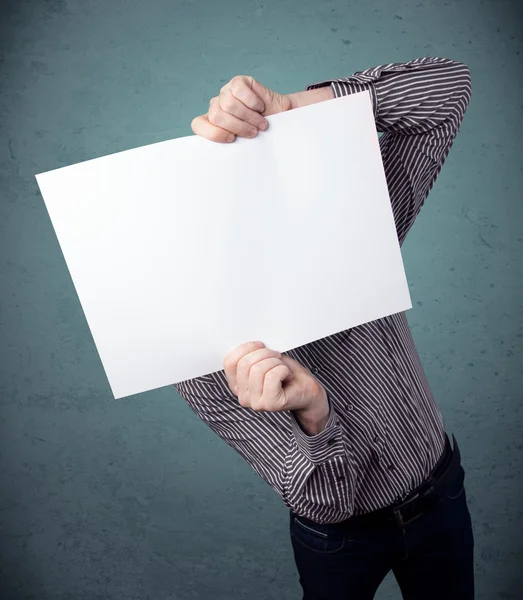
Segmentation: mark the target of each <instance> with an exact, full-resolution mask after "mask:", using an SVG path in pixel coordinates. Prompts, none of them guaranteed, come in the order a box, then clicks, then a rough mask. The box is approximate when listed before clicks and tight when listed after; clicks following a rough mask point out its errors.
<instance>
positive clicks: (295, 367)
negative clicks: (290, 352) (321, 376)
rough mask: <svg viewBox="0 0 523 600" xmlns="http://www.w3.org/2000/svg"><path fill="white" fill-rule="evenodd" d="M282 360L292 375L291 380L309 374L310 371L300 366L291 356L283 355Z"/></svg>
mask: <svg viewBox="0 0 523 600" xmlns="http://www.w3.org/2000/svg"><path fill="white" fill-rule="evenodd" d="M280 360H281V361H282V363H283V364H284V365H285V366H286V367H287V368H288V369H289V371H290V375H289V376H288V379H289V380H291V379H293V378H294V377H296V376H299V375H304V374H309V371H308V370H307V369H306V368H305V367H304V366H303V365H300V363H299V362H298V361H296V360H294V359H293V358H291V357H290V356H285V355H284V354H282V355H281V358H280Z"/></svg>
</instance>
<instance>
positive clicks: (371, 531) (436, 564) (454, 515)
mask: <svg viewBox="0 0 523 600" xmlns="http://www.w3.org/2000/svg"><path fill="white" fill-rule="evenodd" d="M464 479H465V472H464V470H463V467H461V466H460V468H459V473H458V475H457V476H456V477H455V479H454V481H453V482H452V483H451V485H450V486H449V487H448V488H447V489H446V490H445V492H444V493H442V494H441V499H440V500H439V501H437V502H435V503H434V504H433V505H431V506H430V508H429V509H428V510H427V511H426V512H424V513H423V514H421V515H420V516H418V517H417V518H416V519H415V520H413V521H411V522H409V523H407V524H406V525H402V524H400V523H397V522H386V523H383V521H379V522H376V521H373V519H372V516H370V518H369V515H363V516H362V517H360V516H354V517H351V518H350V519H347V520H346V521H344V522H343V523H336V524H328V525H320V524H317V523H314V522H312V521H310V520H308V519H305V518H303V517H299V516H296V515H295V514H294V513H292V512H291V522H290V533H291V540H292V546H293V550H294V557H295V560H296V566H297V568H298V573H299V576H300V584H301V586H302V588H303V593H304V595H303V600H371V599H372V598H374V594H375V593H376V590H377V589H378V586H379V585H380V583H381V582H382V581H383V579H384V577H385V576H386V575H387V573H389V571H390V570H392V572H393V573H394V576H395V577H396V580H397V582H398V584H399V587H400V589H401V592H402V595H403V598H404V600H436V599H437V600H472V599H473V598H474V566H473V548H474V540H473V534H472V526H471V520H470V513H469V510H468V507H467V499H466V493H465V487H464Z"/></svg>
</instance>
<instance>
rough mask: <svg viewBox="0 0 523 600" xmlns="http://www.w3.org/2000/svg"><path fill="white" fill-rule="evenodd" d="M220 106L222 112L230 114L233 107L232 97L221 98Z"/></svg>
mask: <svg viewBox="0 0 523 600" xmlns="http://www.w3.org/2000/svg"><path fill="white" fill-rule="evenodd" d="M220 106H221V107H222V109H223V110H225V111H226V112H231V110H232V109H233V107H234V99H233V98H232V96H225V97H224V98H223V100H221V102H220Z"/></svg>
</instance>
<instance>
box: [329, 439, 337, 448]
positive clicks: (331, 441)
mask: <svg viewBox="0 0 523 600" xmlns="http://www.w3.org/2000/svg"><path fill="white" fill-rule="evenodd" d="M335 441H336V440H335V439H334V438H331V439H330V440H329V441H328V442H327V444H328V445H329V446H332V445H333V444H334V442H335Z"/></svg>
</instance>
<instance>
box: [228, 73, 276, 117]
mask: <svg viewBox="0 0 523 600" xmlns="http://www.w3.org/2000/svg"><path fill="white" fill-rule="evenodd" d="M254 83H255V79H253V78H252V77H245V76H243V75H237V76H236V77H233V78H232V79H231V80H230V81H229V83H228V84H227V85H225V86H223V88H222V90H223V89H230V90H231V92H232V94H233V96H234V97H235V98H237V99H238V100H239V101H240V102H243V104H245V106H246V107H247V108H250V109H251V110H254V111H256V112H258V113H262V112H263V111H264V110H265V102H264V101H263V100H262V99H261V98H260V96H258V95H257V94H255V93H254V91H253V89H252V86H253V85H254ZM260 86H261V84H258V87H260ZM262 89H264V88H263V86H262Z"/></svg>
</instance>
